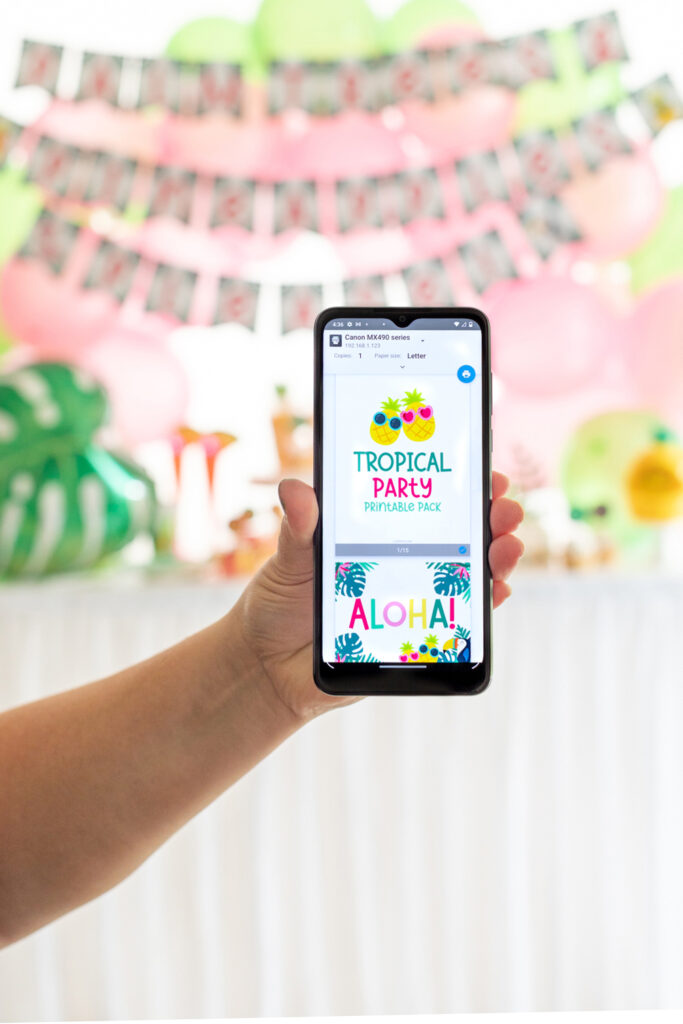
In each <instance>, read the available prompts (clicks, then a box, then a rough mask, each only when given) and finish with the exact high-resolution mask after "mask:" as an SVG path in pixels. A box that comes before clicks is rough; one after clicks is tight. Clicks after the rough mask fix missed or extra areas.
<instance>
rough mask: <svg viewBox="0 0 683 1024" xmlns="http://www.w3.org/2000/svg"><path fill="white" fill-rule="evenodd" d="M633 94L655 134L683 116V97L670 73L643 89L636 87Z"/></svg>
mask: <svg viewBox="0 0 683 1024" xmlns="http://www.w3.org/2000/svg"><path fill="white" fill-rule="evenodd" d="M632 96H633V99H634V101H635V103H636V106H637V107H638V109H639V110H640V112H641V114H642V115H643V117H644V119H645V121H646V123H647V126H648V128H649V129H650V131H651V132H652V134H653V135H657V134H659V132H661V130H662V129H663V128H666V126H667V125H668V124H671V122H672V121H676V120H679V119H680V118H681V117H683V99H681V97H680V96H679V95H678V93H677V92H676V89H675V88H674V84H673V82H672V81H671V78H670V76H669V75H662V76H661V77H660V78H657V79H656V80H655V81H654V82H650V83H649V85H644V86H643V87H642V89H636V91H635V92H634V93H632Z"/></svg>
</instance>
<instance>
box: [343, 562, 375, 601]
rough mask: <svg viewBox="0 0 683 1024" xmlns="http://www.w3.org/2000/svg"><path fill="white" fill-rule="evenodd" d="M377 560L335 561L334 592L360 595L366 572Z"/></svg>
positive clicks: (365, 580)
mask: <svg viewBox="0 0 683 1024" xmlns="http://www.w3.org/2000/svg"><path fill="white" fill-rule="evenodd" d="M376 565H377V562H337V563H336V565H335V567H334V593H335V596H337V595H339V594H341V596H342V597H361V596H362V594H363V593H364V591H365V584H366V583H367V574H368V573H369V572H371V571H372V570H373V569H374V568H375V566H376Z"/></svg>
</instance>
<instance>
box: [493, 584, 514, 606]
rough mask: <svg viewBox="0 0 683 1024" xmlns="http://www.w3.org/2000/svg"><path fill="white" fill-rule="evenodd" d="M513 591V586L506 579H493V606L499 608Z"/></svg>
mask: <svg viewBox="0 0 683 1024" xmlns="http://www.w3.org/2000/svg"><path fill="white" fill-rule="evenodd" d="M511 593H512V587H511V586H510V584H509V583H506V582H505V580H494V581H493V607H494V608H498V607H499V606H500V605H501V604H502V603H503V601H505V600H507V598H508V597H509V596H510V594H511Z"/></svg>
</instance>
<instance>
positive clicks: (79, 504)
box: [0, 363, 155, 576]
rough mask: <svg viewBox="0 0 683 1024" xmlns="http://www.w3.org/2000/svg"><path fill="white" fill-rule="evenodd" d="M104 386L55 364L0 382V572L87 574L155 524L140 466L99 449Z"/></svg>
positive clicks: (104, 411) (26, 369)
mask: <svg viewBox="0 0 683 1024" xmlns="http://www.w3.org/2000/svg"><path fill="white" fill-rule="evenodd" d="M106 416H107V399H106V395H105V393H104V391H103V390H102V388H101V387H100V386H99V385H98V384H97V383H96V382H95V381H94V380H92V378H90V377H88V376H86V375H85V374H83V373H82V372H81V371H79V370H77V369H74V368H73V367H70V366H67V365H65V364H62V363H37V364H35V365H32V366H27V367H24V368H22V369H19V370H15V371H13V372H11V373H8V374H6V375H5V376H4V377H0V575H4V576H42V575H45V574H47V573H50V572H56V571H60V570H63V569H75V568H85V567H87V566H91V565H93V564H95V563H96V562H98V561H99V560H100V559H101V558H102V557H103V556H105V555H108V554H110V553H112V552H114V551H118V550H119V549H120V548H122V547H123V546H124V545H125V544H127V543H128V541H130V540H132V538H133V537H134V536H135V535H136V534H137V533H138V532H140V531H141V530H149V529H150V528H151V526H152V523H153V520H154V512H155V500H154V489H153V486H152V483H151V481H150V480H149V478H148V477H147V476H146V475H145V473H143V471H142V470H141V469H139V468H138V467H137V466H135V465H134V464H133V463H132V462H130V461H128V460H127V459H125V458H122V457H120V456H116V455H114V454H112V453H111V452H109V451H106V450H105V449H104V448H101V447H99V446H98V445H97V444H96V443H95V442H94V441H93V437H94V435H95V433H96V431H97V430H98V428H99V427H100V426H101V425H102V424H103V422H104V421H105V419H106Z"/></svg>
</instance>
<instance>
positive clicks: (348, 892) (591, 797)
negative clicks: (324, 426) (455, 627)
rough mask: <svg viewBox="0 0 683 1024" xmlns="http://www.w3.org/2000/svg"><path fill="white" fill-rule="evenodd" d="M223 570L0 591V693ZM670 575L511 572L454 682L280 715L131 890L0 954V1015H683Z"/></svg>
mask: <svg viewBox="0 0 683 1024" xmlns="http://www.w3.org/2000/svg"><path fill="white" fill-rule="evenodd" d="M235 593H236V588H235V587H234V586H230V585H225V586H216V587H200V586H190V585H188V586H174V587H173V588H162V587H158V586H157V587H154V586H147V587H141V586H139V585H136V586H133V585H131V586H126V585H125V584H116V585H114V584H108V583H107V582H106V581H103V582H92V581H91V582H82V581H77V580H71V581H69V580H65V581H58V582H57V581H56V582H54V583H51V584H48V585H44V586H40V587H32V586H12V587H5V588H3V589H0V614H1V616H2V619H1V621H2V636H3V642H2V645H1V646H0V702H1V703H2V705H4V706H8V705H11V704H12V703H16V702H19V701H22V700H28V699H33V698H36V697H39V696H41V695H43V694H47V693H51V692H54V691H56V690H59V689H61V688H64V687H66V686H70V685H76V684H79V683H82V682H84V681H86V680H88V679H91V678H95V677H97V676H98V675H103V674H106V673H109V672H111V671H112V670H113V669H115V668H117V667H120V666H123V665H126V664H128V663H130V662H131V661H133V660H135V659H138V658H141V657H143V656H145V655H148V654H150V653H152V652H153V651H155V650H157V649H159V648H161V647H162V646H164V645H166V644H169V643H171V642H173V641H174V640H176V639H178V638H180V637H182V636H183V635H185V634H187V633H189V632H191V631H192V630H194V629H196V628H198V627H200V626H202V625H203V624H205V623H207V622H208V621H210V620H211V619H213V618H215V617H217V616H218V615H220V614H221V613H222V612H223V611H224V610H225V609H226V607H228V606H229V605H230V603H231V602H232V600H233V599H234V596H235ZM682 633H683V580H680V579H673V578H668V579H667V578H658V577H654V576H652V577H644V576H643V577H632V578H626V577H592V576H591V577H579V576H573V577H572V576H559V577H549V576H543V575H538V576H531V575H527V576H526V577H525V576H522V575H520V576H519V577H518V578H517V579H516V580H515V594H514V599H513V600H512V601H511V602H510V603H509V605H508V606H507V607H506V608H504V609H502V610H501V611H500V612H498V613H496V617H495V666H494V680H493V683H492V685H491V687H490V689H489V690H488V691H487V693H486V694H484V695H483V696H481V697H477V698H471V699H468V698H435V697H431V698H425V699H423V700H418V699H403V700H401V699H393V698H392V699H386V698H385V699H375V700H370V701H366V702H363V703H361V704H359V705H357V706H355V707H352V708H348V709H346V710H344V711H342V712H336V713H334V714H330V715H328V716H326V717H324V718H323V719H321V720H319V721H318V722H316V723H314V724H312V725H311V726H309V727H308V728H306V729H305V730H303V731H302V732H301V733H300V734H299V735H298V736H296V737H295V738H294V739H292V740H291V741H290V742H289V743H287V744H285V746H284V747H283V748H281V749H280V750H278V751H276V752H275V753H274V754H273V755H272V756H271V757H270V758H269V759H268V760H267V761H266V762H265V763H264V764H263V765H261V766H260V767H259V768H258V769H257V770H256V771H254V772H253V773H252V774H251V775H250V776H249V777H248V778H247V779H245V780H243V781H242V782H241V783H240V784H239V785H238V786H236V787H235V788H234V789H233V790H232V791H231V792H229V793H227V794H226V795H225V796H223V797H222V798H221V799H220V800H219V801H218V802H217V803H216V804H214V806H213V807H211V808H209V809H208V810H207V811H205V812H204V813H202V814H201V815H199V817H198V818H196V819H195V820H194V821H193V822H191V823H190V824H189V825H188V826H187V827H186V828H184V829H183V830H182V831H181V832H180V833H179V834H178V835H177V836H176V837H175V838H174V839H172V840H171V841H170V842H169V843H168V844H167V845H166V846H165V847H164V848H163V849H161V850H160V851H159V852H158V853H156V854H155V855H154V856H153V857H152V858H151V859H150V860H149V861H148V862H147V863H146V864H145V865H144V866H143V867H142V868H141V869H140V870H139V871H138V872H137V873H136V874H135V875H134V876H133V877H132V878H130V879H129V880H127V881H126V882H124V883H123V884H122V885H120V886H118V888H117V889H115V890H114V891H113V892H111V893H109V894H108V895H106V896H105V897H103V898H102V899H100V900H98V901H96V902H94V903H92V904H90V905H89V906H87V907H85V908H82V909H80V910H78V911H75V912H74V913H72V914H70V915H69V916H68V917H66V918H65V919H64V920H62V921H60V922H58V923H56V924H54V925H52V926H50V927H48V928H45V929H43V930H42V931H41V932H40V933H38V934H37V935H35V936H32V937H29V938H28V939H26V940H24V941H22V942H20V943H18V944H16V945H15V946H13V947H11V948H10V949H9V950H7V951H5V952H3V953H1V954H0V1019H2V1020H3V1021H8V1020H43V1019H52V1020H56V1019H67V1020H71V1019H83V1018H87V1019H97V1018H110V1017H114V1018H126V1017H137V1018H140V1017H158V1016H161V1017H202V1016H206V1017H210V1016H219V1017H223V1016H233V1015H243V1016H249V1015H265V1014H289V1015H300V1014H330V1013H333V1014H361V1013H411V1012H415V1011H423V1012H432V1013H438V1012H444V1011H457V1010H520V1009H530V1010H532V1009H608V1008H617V1007H627V1008H634V1009H635V1008H640V1007H656V1006H669V1007H670V1006H680V1005H681V1004H682V1003H683V970H682V969H681V964H683V868H682V865H683V799H682V794H681V783H682V782H683V744H682V743H681V733H682V730H683V671H682V670H681V657H680V653H679V646H680V643H681V635H682Z"/></svg>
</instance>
